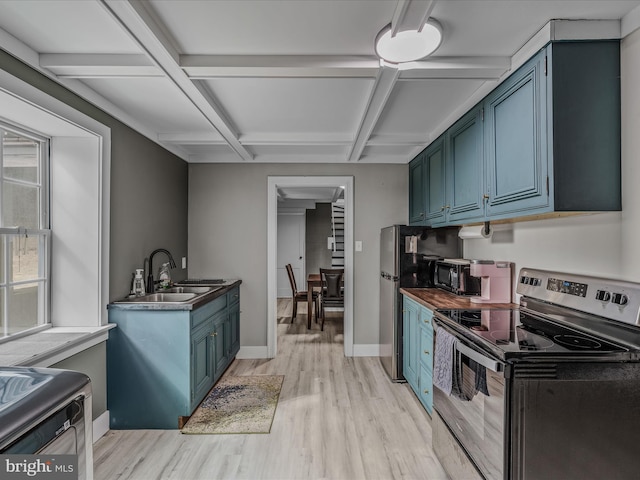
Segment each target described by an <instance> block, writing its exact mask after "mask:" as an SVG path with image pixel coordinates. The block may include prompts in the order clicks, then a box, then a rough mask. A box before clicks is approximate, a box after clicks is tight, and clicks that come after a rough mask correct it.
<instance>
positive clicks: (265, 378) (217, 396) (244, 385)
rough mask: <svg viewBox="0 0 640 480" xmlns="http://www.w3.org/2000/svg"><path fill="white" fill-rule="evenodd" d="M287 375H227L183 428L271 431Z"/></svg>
mask: <svg viewBox="0 0 640 480" xmlns="http://www.w3.org/2000/svg"><path fill="white" fill-rule="evenodd" d="M283 381H284V375H253V376H239V377H224V378H222V379H221V380H220V382H218V384H217V385H216V386H215V387H214V388H213V390H211V391H210V392H209V393H208V394H207V396H206V397H205V399H204V400H203V401H202V403H201V404H200V406H199V407H198V408H197V409H196V411H195V412H194V414H193V415H191V418H189V421H187V423H186V424H185V426H184V427H183V428H182V433H186V434H201V435H207V434H212V435H213V434H226V433H269V432H270V431H271V424H272V422H273V416H274V415H275V413H276V406H277V405H278V398H279V397H280V390H281V388H282V382H283Z"/></svg>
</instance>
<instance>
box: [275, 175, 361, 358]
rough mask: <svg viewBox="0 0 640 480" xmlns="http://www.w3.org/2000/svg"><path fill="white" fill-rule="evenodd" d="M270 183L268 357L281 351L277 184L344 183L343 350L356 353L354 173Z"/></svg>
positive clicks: (285, 185) (283, 179) (321, 185)
mask: <svg viewBox="0 0 640 480" xmlns="http://www.w3.org/2000/svg"><path fill="white" fill-rule="evenodd" d="M267 182H268V187H267V279H266V280H267V350H268V351H267V358H275V356H276V355H277V353H278V330H277V321H278V320H277V300H278V278H277V253H278V187H337V186H342V187H344V205H345V213H344V226H345V232H344V234H345V242H344V263H345V273H346V275H345V285H344V288H345V296H344V298H345V300H344V354H345V356H347V357H351V356H353V291H354V289H353V275H354V268H353V267H354V265H353V228H354V227H353V219H354V215H353V208H354V190H353V188H354V179H353V176H343V177H331V176H326V177H324V176H305V177H276V176H270V177H268V180H267Z"/></svg>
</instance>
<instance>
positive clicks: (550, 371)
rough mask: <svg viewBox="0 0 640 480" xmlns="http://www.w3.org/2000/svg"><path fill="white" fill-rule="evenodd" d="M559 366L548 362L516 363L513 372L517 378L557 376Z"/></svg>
mask: <svg viewBox="0 0 640 480" xmlns="http://www.w3.org/2000/svg"><path fill="white" fill-rule="evenodd" d="M557 367H558V366H557V365H556V364H555V363H546V364H532V363H526V364H516V365H514V369H513V374H514V377H515V378H557V377H558V371H557V370H558V368H557Z"/></svg>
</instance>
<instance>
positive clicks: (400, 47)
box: [375, 19, 442, 63]
mask: <svg viewBox="0 0 640 480" xmlns="http://www.w3.org/2000/svg"><path fill="white" fill-rule="evenodd" d="M440 43H442V28H441V27H440V24H438V22H436V21H434V20H431V19H430V20H429V21H427V23H425V24H424V27H422V30H420V31H417V30H405V31H402V32H398V33H396V34H395V36H393V37H392V36H391V24H389V25H387V26H386V27H384V28H383V29H382V30H381V31H380V33H378V36H377V37H376V44H375V49H376V55H378V57H380V58H381V59H382V60H384V61H386V62H389V63H404V62H414V61H416V60H420V59H421V58H424V57H426V56H427V55H430V54H432V53H433V52H435V51H436V50H437V49H438V47H439V46H440Z"/></svg>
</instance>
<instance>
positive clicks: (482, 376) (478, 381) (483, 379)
mask: <svg viewBox="0 0 640 480" xmlns="http://www.w3.org/2000/svg"><path fill="white" fill-rule="evenodd" d="M469 365H470V367H471V369H472V370H473V371H474V373H475V377H476V378H475V389H476V392H480V393H482V394H484V395H486V396H487V397H488V396H489V388H488V387H487V369H486V368H485V367H484V366H483V365H480V364H479V363H476V362H474V361H473V360H471V361H470V362H469Z"/></svg>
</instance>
